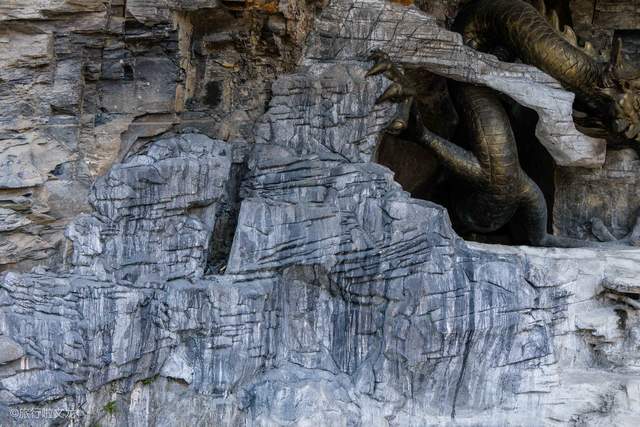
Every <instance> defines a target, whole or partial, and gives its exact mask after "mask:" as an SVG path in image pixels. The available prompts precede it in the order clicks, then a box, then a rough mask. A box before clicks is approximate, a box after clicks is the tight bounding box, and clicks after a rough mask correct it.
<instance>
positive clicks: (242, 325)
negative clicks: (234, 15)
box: [0, 0, 640, 426]
mask: <svg viewBox="0 0 640 427" xmlns="http://www.w3.org/2000/svg"><path fill="white" fill-rule="evenodd" d="M53 3H56V4H58V3H60V4H62V5H65V4H67V2H53ZM98 3H100V4H102V2H98ZM128 3H129V2H128ZM131 3H132V5H129V6H128V7H130V8H131V10H132V13H133V14H136V16H138V17H139V19H141V20H142V21H144V22H145V23H147V24H149V25H152V24H153V23H154V22H157V21H162V20H165V19H166V16H168V15H167V14H170V11H171V10H172V6H171V5H170V4H169V3H173V2H168V3H167V2H163V4H165V3H166V4H167V5H168V6H167V8H160V7H151V5H153V4H155V3H156V2H152V1H136V2H131ZM182 3H184V4H183V7H184V8H188V7H193V8H199V7H201V3H202V2H200V1H192V2H181V4H182ZM187 3H188V5H187V6H185V4H187ZM69 4H70V5H75V2H69ZM67 6H68V7H71V6H69V5H67ZM134 6H135V7H134ZM156 6H157V5H156ZM60 7H62V6H60ZM5 10H9V12H4V11H5ZM0 12H3V13H10V14H14V15H15V14H21V16H23V15H25V14H37V12H36V11H29V10H28V9H26V10H17V9H12V8H6V7H5V9H3V8H2V7H1V6H0ZM25 16H26V15H25ZM28 16H31V15H28ZM400 23H405V24H407V25H409V24H411V23H413V24H412V25H414V27H415V28H417V29H416V32H415V33H413V34H414V36H413V37H414V38H410V40H411V43H408V44H407V46H409V47H410V49H409V50H408V52H410V54H407V56H406V58H405V57H403V58H400V59H401V60H402V61H403V62H407V63H408V62H411V61H415V62H416V63H419V64H421V65H425V66H429V67H432V68H431V69H432V71H434V72H436V73H441V74H443V75H446V76H449V77H452V78H467V79H469V80H470V81H474V82H482V81H484V82H489V81H491V82H493V83H492V84H495V85H496V86H495V87H496V89H498V90H501V89H500V87H502V88H503V89H504V90H507V89H508V90H509V91H511V90H515V89H517V88H518V87H527V88H529V90H531V91H536V92H535V93H536V94H538V95H537V96H535V97H531V99H529V100H528V102H531V103H535V104H536V105H535V106H534V108H538V107H539V108H540V109H541V111H542V110H544V111H547V113H548V114H550V116H549V117H554V115H555V114H561V113H562V114H564V112H563V111H564V110H563V108H565V107H563V106H566V105H569V106H570V98H571V97H570V96H569V95H568V94H567V93H566V92H564V91H562V90H561V89H560V88H559V86H558V85H557V83H555V82H553V81H552V80H551V79H550V78H549V77H547V76H545V75H544V74H542V73H540V72H538V71H536V70H535V69H532V68H531V67H525V66H522V65H513V64H504V63H500V62H498V61H497V60H495V58H492V57H489V56H486V55H482V54H478V53H472V51H469V50H468V49H466V48H464V47H462V46H461V45H460V44H459V43H458V41H459V37H458V36H455V35H454V34H453V33H450V32H448V31H446V30H443V29H441V28H439V27H437V26H436V25H435V20H434V19H432V18H430V17H428V16H427V15H424V14H423V13H421V12H419V11H418V10H416V9H407V8H405V7H403V6H400V5H392V4H389V3H384V2H382V1H379V0H366V1H355V2H354V1H351V0H334V1H333V2H331V3H330V4H329V5H328V6H326V7H325V8H324V9H323V11H322V13H321V14H320V15H319V16H318V17H317V19H316V24H315V28H314V30H313V31H312V33H311V36H310V38H309V40H308V44H307V46H306V50H305V53H304V55H303V59H302V64H301V66H300V67H299V68H298V69H297V70H296V71H295V72H293V73H289V74H284V75H281V76H279V78H278V79H277V80H276V81H275V82H274V84H273V92H272V97H271V100H270V101H269V104H268V106H267V107H266V112H265V113H264V114H262V115H260V117H259V118H258V119H257V120H256V122H255V126H254V127H253V131H252V132H253V134H252V135H251V138H248V139H251V140H253V141H255V144H247V143H246V141H245V139H241V140H240V139H238V140H232V139H228V140H225V139H224V138H215V137H213V136H212V135H209V134H204V133H199V132H195V131H193V130H189V129H176V131H175V132H172V133H167V134H165V135H163V136H161V137H153V138H150V139H149V140H145V141H144V142H145V143H144V144H143V145H141V146H140V147H139V148H138V149H137V150H136V151H135V152H134V153H131V154H129V155H127V156H126V157H125V158H124V160H123V161H121V162H118V163H116V164H114V165H113V166H111V167H110V168H108V170H107V171H106V172H105V173H104V175H102V176H101V177H100V178H98V179H97V180H96V182H95V183H94V184H93V185H92V187H91V190H90V191H89V194H90V195H89V202H90V204H91V207H92V211H91V212H89V213H86V214H84V215H81V216H78V217H76V218H75V219H74V220H73V221H72V223H71V224H70V225H69V226H68V227H67V230H66V234H67V236H68V238H69V239H70V245H69V246H70V247H69V248H68V249H69V250H68V253H67V252H65V254H64V257H63V258H64V259H65V260H66V261H65V262H66V263H67V264H66V265H65V268H64V269H63V270H62V271H57V272H56V271H53V270H48V269H45V268H42V267H41V268H37V269H35V270H33V271H32V272H29V273H21V272H5V273H3V274H2V275H1V276H0V425H3V426H4V425H8V426H12V425H33V426H36V425H37V426H39V425H43V423H46V422H48V423H49V424H55V423H58V424H60V423H61V424H63V425H64V424H69V422H70V421H69V419H67V418H62V417H60V418H59V419H57V420H54V419H47V420H43V419H42V418H39V419H37V418H29V417H27V416H22V417H16V416H15V414H16V412H15V411H16V410H19V411H22V412H18V413H19V414H32V413H33V412H29V411H30V410H35V409H39V410H42V409H43V408H46V409H50V410H59V411H63V410H64V411H69V412H65V413H69V414H73V416H74V417H76V418H75V421H74V423H75V425H87V426H88V425H94V424H95V423H99V424H100V425H102V426H130V425H132V426H147V425H153V426H173V425H229V426H246V425H250V426H272V425H320V426H340V425H342V426H358V425H374V426H422V425H452V426H453V425H469V426H476V425H490V426H493V425H500V426H501V425H525V426H539V425H638V424H640V411H639V410H638V407H640V353H639V352H638V346H639V345H640V317H639V316H638V313H637V310H635V309H634V308H633V307H631V306H630V305H629V304H626V303H625V302H624V299H619V300H614V299H611V298H608V297H606V296H605V294H607V293H614V294H615V295H617V296H620V297H626V298H631V299H633V300H635V299H636V298H637V295H638V294H640V290H639V289H640V283H639V282H638V277H639V273H640V251H638V250H637V249H636V250H634V249H628V250H617V251H596V250H586V249H574V250H560V249H535V248H526V247H504V246H497V245H480V244H469V243H467V242H465V241H463V240H462V239H460V238H459V237H458V236H457V235H456V234H455V233H454V231H453V230H452V228H451V224H450V222H449V218H448V215H447V213H446V210H445V209H444V208H442V207H441V206H439V205H436V204H433V203H431V202H427V201H423V200H417V199H412V198H411V197H410V196H409V194H408V193H406V192H405V191H403V190H402V188H401V187H400V185H399V184H397V183H396V182H395V181H394V179H393V173H392V172H391V171H390V170H389V169H387V168H385V167H383V166H381V165H378V164H375V163H373V162H372V160H373V158H374V155H375V149H376V144H377V141H378V139H379V135H380V133H381V131H382V130H383V129H384V127H385V125H386V123H387V122H388V121H389V120H390V119H391V117H392V116H393V113H394V111H393V110H394V107H392V106H389V105H383V106H375V105H374V101H375V99H376V97H377V96H378V95H379V94H380V93H381V92H382V90H383V89H384V87H385V86H386V85H387V84H388V82H387V81H385V80H384V79H383V78H382V77H378V78H373V79H365V78H364V74H365V71H366V69H367V68H368V66H369V65H370V64H368V63H367V62H366V61H365V58H366V53H367V52H368V50H369V49H370V48H372V47H382V48H384V49H387V50H389V51H390V53H392V54H393V55H394V56H396V58H397V55H400V54H401V53H400V50H399V49H398V48H399V46H400V43H403V40H406V39H407V37H408V35H407V34H405V33H401V32H402V31H405V28H408V27H406V26H405V25H404V24H403V25H400ZM273 25H275V24H273ZM400 29H401V31H400ZM418 29H419V30H418ZM399 31H400V32H399ZM394 46H396V48H393V47H394ZM428 46H431V48H430V49H429V48H428ZM438 46H440V47H438ZM394 49H395V50H394ZM433 52H436V53H433ZM452 52H457V53H456V54H455V55H454V54H453V53H452ZM438 55H441V56H438ZM469 55H471V56H469ZM438 58H440V60H439V59H438ZM443 58H446V60H447V62H445V61H444V60H443ZM474 61H476V62H474ZM480 63H482V64H484V65H482V66H480V65H478V64H480ZM430 64H431V65H430ZM464 67H466V68H464ZM465 70H467V71H468V70H474V72H473V73H467V71H465ZM500 70H502V71H500ZM505 70H506V71H505ZM507 71H508V72H507ZM501 73H502V74H501ZM500 76H502V77H500ZM500 85H502V86H500ZM498 86H500V87H498ZM514 88H515V89H514ZM516 92H517V91H516ZM514 98H516V100H519V99H517V97H516V96H514ZM534 98H535V99H534ZM559 105H560V107H559ZM559 117H565V116H559ZM554 126H555V127H554ZM558 126H560V127H558ZM562 126H564V127H562ZM545 129H546V130H545ZM538 131H539V132H541V135H544V132H549V134H550V135H551V134H553V135H556V136H557V138H556V139H546V144H547V147H550V146H551V145H553V144H559V145H558V146H557V147H560V148H558V149H557V151H556V152H555V154H554V155H555V156H556V160H557V161H560V160H559V159H560V158H563V157H562V156H565V157H564V159H565V160H566V161H567V162H569V163H570V162H576V163H575V164H580V162H582V161H584V160H585V159H587V158H588V159H591V161H594V159H598V157H597V156H595V157H594V156H592V155H593V154H594V153H595V154H597V155H600V154H601V152H600V151H598V150H599V148H597V147H598V143H596V142H594V141H592V140H588V139H585V138H584V137H583V136H580V135H579V134H577V133H574V132H575V129H573V128H571V126H569V125H568V124H567V123H566V122H565V123H564V124H562V123H556V122H554V121H553V120H549V121H544V120H541V123H540V124H539V127H538ZM541 139H543V140H544V138H541ZM567 141H569V142H567ZM565 143H566V144H565ZM563 144H564V145H563ZM596 148H597V149H596ZM590 150H595V151H590ZM550 151H551V152H552V154H553V153H554V151H553V150H550ZM600 160H601V159H600ZM2 212H3V211H0V214H2ZM7 215H8V214H7ZM8 216H9V217H10V218H12V219H11V220H10V221H4V222H3V223H2V224H6V223H9V224H14V223H16V222H17V223H18V224H19V221H20V219H19V218H14V217H11V216H10V215H8ZM230 235H232V238H229V236H230Z"/></svg>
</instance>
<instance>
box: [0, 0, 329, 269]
mask: <svg viewBox="0 0 640 427" xmlns="http://www.w3.org/2000/svg"><path fill="white" fill-rule="evenodd" d="M223 3H229V2H221V1H217V0H127V1H124V0H86V1H85V0H82V1H78V0H32V1H24V0H20V1H16V0H3V1H2V2H1V4H0V111H2V113H1V114H0V218H1V219H2V220H3V223H2V225H1V226H0V271H2V270H6V269H8V268H10V269H21V270H28V269H29V268H31V267H32V266H33V265H37V264H42V263H45V262H48V263H49V265H51V266H57V265H58V264H59V263H60V262H61V258H60V253H61V252H62V251H61V249H62V248H63V246H64V243H63V241H64V239H63V229H64V227H65V226H66V224H67V223H68V222H69V220H70V219H72V218H73V217H75V216H76V215H78V213H81V212H88V211H90V207H89V205H88V204H87V194H88V190H89V187H90V186H91V184H92V182H93V181H94V180H95V178H96V177H97V176H100V175H103V174H104V173H106V172H107V171H108V169H109V167H110V165H111V164H112V163H113V162H114V161H119V160H122V159H123V158H125V157H126V156H127V155H129V154H130V153H135V152H136V151H137V150H138V149H139V147H140V146H141V145H144V144H145V143H146V142H148V140H149V138H152V137H155V136H157V135H159V134H161V133H163V132H166V131H167V130H169V129H183V128H186V127H188V128H197V129H199V130H201V131H202V132H203V133H206V134H207V135H208V136H210V137H211V138H213V139H221V140H224V141H241V140H245V139H250V138H252V133H251V127H252V125H253V122H254V121H255V120H256V119H257V118H258V117H260V116H261V115H262V114H263V113H264V108H265V105H266V103H267V101H268V99H269V93H270V83H271V81H272V80H273V79H274V78H275V77H276V75H278V74H279V73H282V72H284V71H288V70H292V69H293V67H294V66H295V64H296V63H297V58H298V57H299V53H300V50H301V46H302V44H303V43H302V41H303V40H304V37H305V36H306V33H307V31H308V29H309V28H310V25H311V22H312V19H313V11H314V9H315V7H316V4H317V3H319V2H315V1H313V0H309V1H307V0H297V1H281V2H263V1H256V2H251V3H247V4H245V2H237V1H236V2H234V1H231V2H230V3H232V4H231V5H230V6H229V5H224V4H223Z"/></svg>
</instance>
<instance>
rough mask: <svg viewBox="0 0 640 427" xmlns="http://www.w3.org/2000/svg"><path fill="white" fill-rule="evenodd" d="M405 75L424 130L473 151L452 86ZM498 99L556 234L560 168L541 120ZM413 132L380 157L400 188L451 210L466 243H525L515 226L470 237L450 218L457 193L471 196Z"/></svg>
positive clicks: (394, 139) (389, 144)
mask: <svg viewBox="0 0 640 427" xmlns="http://www.w3.org/2000/svg"><path fill="white" fill-rule="evenodd" d="M406 74H407V77H408V78H410V79H411V80H412V81H413V82H416V90H417V93H418V95H417V97H416V105H417V108H418V109H419V111H420V114H421V116H422V120H423V123H424V125H425V126H426V127H427V128H428V129H430V130H431V131H433V132H434V133H436V134H438V135H439V136H441V137H443V138H445V139H447V140H449V141H452V142H454V143H456V144H457V145H459V146H460V147H463V148H465V149H467V150H471V145H470V141H469V137H468V133H467V129H466V127H465V123H464V122H463V121H462V120H460V118H459V115H458V113H457V111H456V108H455V106H454V104H453V101H452V99H451V96H450V93H449V85H450V84H452V83H451V82H449V81H448V80H447V79H446V78H443V77H440V76H436V75H433V74H431V73H428V72H424V71H420V70H415V69H408V70H406ZM500 100H501V102H502V104H503V106H504V108H505V110H506V112H507V114H508V116H509V119H510V123H511V128H512V130H513V133H514V136H515V139H516V143H517V147H518V156H519V160H520V165H521V167H522V169H523V170H524V171H525V173H526V174H527V175H528V176H529V177H530V178H531V179H532V180H533V181H534V182H535V183H536V184H537V185H538V186H539V187H540V189H541V190H542V192H543V194H544V197H545V200H546V203H547V212H548V224H547V230H548V231H549V232H552V228H553V224H552V212H553V205H554V198H555V191H556V189H555V178H554V177H555V170H556V166H555V163H554V161H553V159H552V157H551V155H550V154H549V153H548V152H547V150H546V149H545V148H544V147H543V146H542V144H541V143H540V142H539V141H538V139H537V137H536V135H535V129H536V125H537V122H538V115H537V113H536V112H535V111H533V110H531V109H529V108H526V107H523V106H521V105H520V104H518V103H516V102H515V101H513V100H512V99H511V98H509V97H507V96H504V95H501V96H500ZM412 127H414V126H413V125H411V124H410V126H409V128H408V129H407V130H406V131H405V132H403V133H402V134H400V135H391V134H385V135H384V137H383V138H382V140H381V142H380V144H379V146H378V149H377V152H376V161H377V162H378V163H380V164H382V165H384V166H386V167H388V168H389V169H391V170H392V171H393V172H394V177H395V179H396V181H397V182H398V183H399V184H400V185H401V186H402V188H403V189H404V190H405V191H407V192H409V193H410V194H411V195H412V197H414V198H418V199H423V200H428V201H432V202H434V203H437V204H439V205H442V206H444V207H445V208H447V210H448V211H449V212H450V215H449V216H450V218H451V221H452V225H453V228H454V230H455V231H456V233H458V234H459V235H460V236H461V237H462V238H464V239H465V240H470V241H476V242H481V243H492V244H506V245H519V244H525V243H526V236H525V235H524V230H522V229H520V228H519V227H518V226H517V224H516V223H515V221H511V222H510V223H509V224H508V225H506V226H504V227H502V228H500V229H499V230H496V231H494V232H491V233H486V234H484V233H483V234H480V233H474V232H469V231H468V230H465V228H464V227H463V226H461V225H460V224H458V222H457V221H456V218H455V215H452V214H451V212H452V211H451V207H452V204H453V200H454V199H455V198H456V197H455V196H456V195H457V194H461V192H467V191H469V186H468V184H466V183H465V182H463V181H461V180H459V179H457V178H456V177H454V176H452V174H451V173H450V172H449V171H447V170H446V169H445V168H443V167H442V165H441V164H440V162H439V160H438V159H437V158H436V157H435V155H434V154H433V153H432V152H431V151H430V149H429V148H427V147H424V146H422V145H420V144H419V143H418V142H415V137H414V136H413V135H414V133H415V131H414V129H412Z"/></svg>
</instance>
